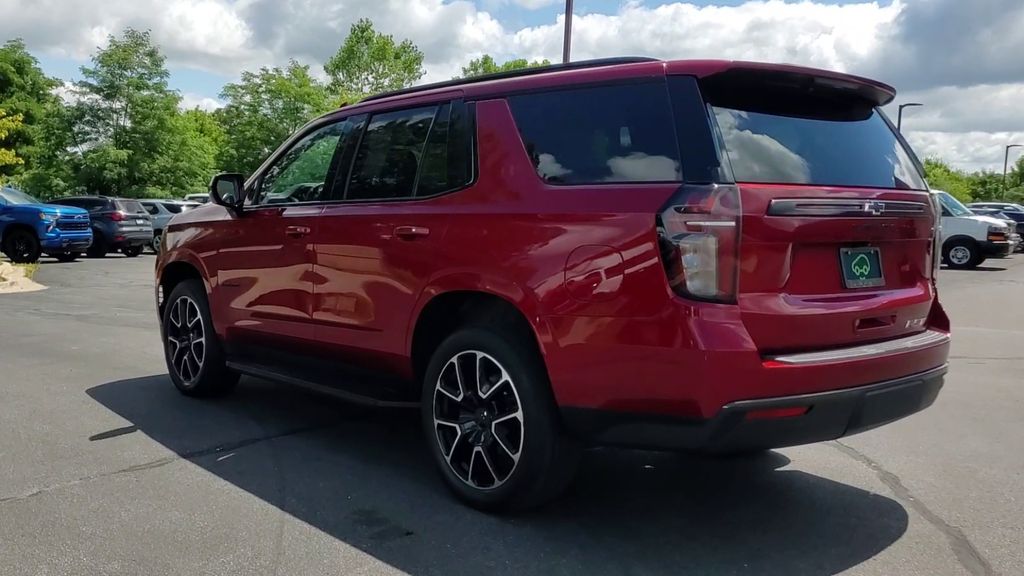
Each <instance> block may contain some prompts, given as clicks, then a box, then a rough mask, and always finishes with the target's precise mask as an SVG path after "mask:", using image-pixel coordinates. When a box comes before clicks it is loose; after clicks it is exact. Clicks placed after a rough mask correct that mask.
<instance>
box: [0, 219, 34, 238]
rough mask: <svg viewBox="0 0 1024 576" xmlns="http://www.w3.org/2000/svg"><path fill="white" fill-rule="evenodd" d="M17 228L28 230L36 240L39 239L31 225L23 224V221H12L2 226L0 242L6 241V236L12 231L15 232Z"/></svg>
mask: <svg viewBox="0 0 1024 576" xmlns="http://www.w3.org/2000/svg"><path fill="white" fill-rule="evenodd" d="M18 230H22V231H24V232H28V233H29V234H31V235H32V236H33V237H34V238H35V239H36V240H39V235H38V234H37V233H36V229H35V228H33V227H32V226H31V225H29V224H25V223H24V222H13V223H11V224H8V225H7V226H5V227H4V233H3V235H2V236H0V242H6V241H7V237H8V236H10V235H11V234H12V233H14V232H17V231H18Z"/></svg>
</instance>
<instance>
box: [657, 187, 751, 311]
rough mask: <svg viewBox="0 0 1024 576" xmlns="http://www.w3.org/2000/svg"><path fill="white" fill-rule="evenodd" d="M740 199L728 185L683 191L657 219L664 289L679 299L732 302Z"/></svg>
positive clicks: (736, 271)
mask: <svg viewBox="0 0 1024 576" xmlns="http://www.w3.org/2000/svg"><path fill="white" fill-rule="evenodd" d="M740 215H741V210H740V194H739V189H738V188H737V187H736V186H733V185H720V184H709V185H684V186H683V187H682V188H680V189H679V191H678V192H677V193H676V195H675V196H673V197H672V199H671V200H669V202H668V204H667V205H666V207H665V208H663V209H662V211H661V213H660V214H659V215H658V220H657V224H658V242H659V244H660V248H661V259H662V264H664V266H665V273H666V274H667V275H668V282H669V285H670V286H671V287H672V290H674V291H675V292H676V294H679V295H680V296H683V297H686V298H693V299H696V300H709V301H713V302H730V303H732V302H735V301H736V292H737V284H738V280H739V238H740V237H739V234H740Z"/></svg>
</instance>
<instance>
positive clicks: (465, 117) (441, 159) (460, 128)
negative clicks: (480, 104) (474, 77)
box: [415, 101, 473, 197]
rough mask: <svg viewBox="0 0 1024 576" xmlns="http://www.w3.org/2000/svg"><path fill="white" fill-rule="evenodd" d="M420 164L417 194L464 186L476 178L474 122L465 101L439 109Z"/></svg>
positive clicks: (430, 193) (434, 192)
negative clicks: (474, 168) (471, 120)
mask: <svg viewBox="0 0 1024 576" xmlns="http://www.w3.org/2000/svg"><path fill="white" fill-rule="evenodd" d="M420 164H421V165H420V175H419V179H418V183H417V185H416V193H415V194H416V196H417V197H422V196H433V195H435V194H440V193H442V192H447V191H449V190H454V189H456V188H461V187H463V186H465V185H466V184H469V182H470V181H472V180H473V136H472V123H471V122H470V116H469V110H468V108H467V106H466V104H465V103H464V102H461V101H457V102H453V103H452V104H445V105H443V106H441V107H440V108H438V110H437V116H436V117H435V118H434V125H433V126H431V128H430V134H429V135H428V136H427V143H426V145H425V146H424V148H423V161H422V162H421V163H420Z"/></svg>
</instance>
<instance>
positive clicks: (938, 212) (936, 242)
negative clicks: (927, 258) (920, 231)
mask: <svg viewBox="0 0 1024 576" xmlns="http://www.w3.org/2000/svg"><path fill="white" fill-rule="evenodd" d="M929 199H930V200H931V205H932V282H933V283H935V284H938V282H939V264H941V263H942V205H941V204H940V203H939V195H938V194H936V193H934V192H932V193H931V197H930V198H929Z"/></svg>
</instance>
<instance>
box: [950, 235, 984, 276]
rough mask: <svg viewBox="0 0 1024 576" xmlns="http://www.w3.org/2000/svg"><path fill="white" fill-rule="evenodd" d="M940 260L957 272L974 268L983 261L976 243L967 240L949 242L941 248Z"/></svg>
mask: <svg viewBox="0 0 1024 576" xmlns="http://www.w3.org/2000/svg"><path fill="white" fill-rule="evenodd" d="M942 259H943V260H945V261H946V264H948V265H949V267H950V268H954V269H957V270H967V269H971V268H976V267H977V266H978V265H979V264H981V263H982V261H984V260H985V258H984V256H982V255H981V250H980V249H979V248H978V243H977V242H975V241H973V240H969V239H959V240H952V241H950V242H949V243H948V244H946V246H944V247H943V255H942Z"/></svg>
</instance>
